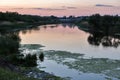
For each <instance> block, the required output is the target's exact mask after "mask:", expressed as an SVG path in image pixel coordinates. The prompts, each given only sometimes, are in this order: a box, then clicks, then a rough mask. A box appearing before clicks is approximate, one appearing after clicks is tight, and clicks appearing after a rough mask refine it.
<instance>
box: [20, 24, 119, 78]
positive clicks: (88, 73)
mask: <svg viewBox="0 0 120 80" xmlns="http://www.w3.org/2000/svg"><path fill="white" fill-rule="evenodd" d="M89 36H90V33H87V32H85V31H83V30H81V29H79V28H78V27H77V26H72V25H62V24H59V25H43V26H39V27H38V28H36V29H33V30H27V31H22V32H20V37H21V44H41V45H44V46H45V47H43V48H42V49H43V50H44V51H45V59H44V62H40V61H38V66H37V67H38V68H39V69H40V70H44V71H46V72H49V73H52V74H55V75H57V76H61V77H67V78H70V79H72V80H120V78H118V77H119V75H120V65H119V62H117V61H114V60H116V59H117V60H120V46H119V47H116V48H115V47H104V46H103V45H102V44H100V45H99V46H94V45H91V44H89V42H88V37H89ZM49 50H54V51H49ZM57 51H58V52H57ZM59 51H63V53H64V54H62V55H58V53H59ZM64 51H67V52H64ZM53 52H54V53H53ZM48 53H49V54H48ZM50 53H51V54H50ZM61 53H62V52H61ZM71 53H72V54H71ZM73 53H77V54H85V55H84V59H81V58H78V56H79V57H80V55H77V56H75V55H74V54H73ZM91 58H97V59H95V60H92V59H91ZM98 58H99V59H98ZM101 58H109V59H110V60H109V59H108V60H106V59H101ZM112 60H113V61H112ZM88 63H89V64H88ZM101 64H103V65H101ZM116 64H118V65H116ZM112 72H113V74H111V73H112ZM118 73H119V74H118Z"/></svg>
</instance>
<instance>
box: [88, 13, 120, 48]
mask: <svg viewBox="0 0 120 80" xmlns="http://www.w3.org/2000/svg"><path fill="white" fill-rule="evenodd" d="M89 24H90V25H91V26H90V27H89V31H88V32H89V33H90V35H89V37H88V42H89V43H90V44H91V45H96V46H99V45H100V44H101V45H102V46H104V47H115V48H117V47H118V46H119V45H120V25H119V24H120V20H119V17H118V16H117V15H116V16H109V15H105V16H100V15H99V14H96V15H92V16H91V17H90V18H89Z"/></svg>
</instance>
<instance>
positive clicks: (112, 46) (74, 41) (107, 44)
mask: <svg viewBox="0 0 120 80" xmlns="http://www.w3.org/2000/svg"><path fill="white" fill-rule="evenodd" d="M91 29H92V28H91ZM111 33H112V34H111ZM111 33H110V34H106V33H103V32H101V31H97V30H96V31H95V30H90V29H89V28H86V27H83V26H76V25H73V24H53V25H42V26H38V28H36V29H35V30H33V29H31V30H26V33H25V34H23V32H20V34H19V35H20V37H21V44H43V45H45V46H46V47H44V48H43V49H44V50H62V51H70V52H73V53H74V52H75V53H84V54H86V57H97V58H110V59H120V54H119V53H120V51H119V49H120V47H119V42H120V38H119V31H118V28H117V29H115V30H114V31H111ZM113 33H114V34H113ZM113 54H114V55H113Z"/></svg>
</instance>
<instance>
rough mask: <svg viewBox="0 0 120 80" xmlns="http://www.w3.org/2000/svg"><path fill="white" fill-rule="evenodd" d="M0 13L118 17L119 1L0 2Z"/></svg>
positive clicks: (46, 0)
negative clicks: (107, 15)
mask: <svg viewBox="0 0 120 80" xmlns="http://www.w3.org/2000/svg"><path fill="white" fill-rule="evenodd" d="M0 11H3V12H5V11H12V12H18V13H21V14H32V15H43V16H47V15H55V16H69V15H74V16H79V15H91V14H95V13H100V14H102V15H104V14H110V15H116V14H118V15H120V1H119V0H104V1H102V0H92V1H90V0H34V1H33V0H0Z"/></svg>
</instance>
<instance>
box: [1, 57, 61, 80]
mask: <svg viewBox="0 0 120 80" xmlns="http://www.w3.org/2000/svg"><path fill="white" fill-rule="evenodd" d="M6 76H7V77H6ZM0 80H63V79H62V78H60V77H57V76H54V75H53V74H49V73H46V72H44V71H40V70H38V69H37V68H35V67H34V68H33V67H17V66H14V65H12V64H11V63H9V62H8V61H6V60H2V59H0Z"/></svg>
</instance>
